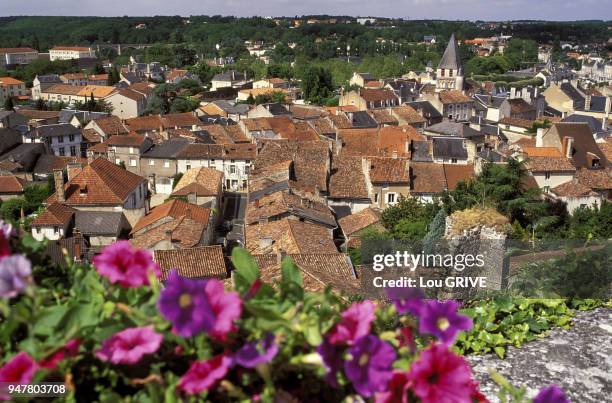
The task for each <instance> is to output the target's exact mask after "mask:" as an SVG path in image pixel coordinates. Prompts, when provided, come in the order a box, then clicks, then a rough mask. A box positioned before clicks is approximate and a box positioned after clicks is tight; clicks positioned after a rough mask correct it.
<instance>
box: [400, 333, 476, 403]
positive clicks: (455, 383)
mask: <svg viewBox="0 0 612 403" xmlns="http://www.w3.org/2000/svg"><path fill="white" fill-rule="evenodd" d="M408 377H409V378H410V381H411V382H412V391H413V392H414V394H415V395H417V396H418V397H419V398H421V401H422V402H423V403H439V402H471V401H472V400H471V397H470V396H472V393H473V386H472V373H471V371H470V367H469V365H468V364H467V362H466V361H465V360H464V359H463V357H461V356H458V355H457V354H455V353H453V352H451V351H449V350H448V348H447V347H446V346H445V345H443V344H432V345H431V346H429V347H428V348H427V349H425V350H423V351H422V352H421V355H420V356H419V358H418V360H416V361H415V362H414V363H412V366H411V367H410V372H409V373H408Z"/></svg>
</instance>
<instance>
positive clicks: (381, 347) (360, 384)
mask: <svg viewBox="0 0 612 403" xmlns="http://www.w3.org/2000/svg"><path fill="white" fill-rule="evenodd" d="M348 352H349V354H350V357H351V359H350V360H348V361H345V363H344V373H345V374H346V377H347V378H348V379H349V380H350V381H351V382H352V383H353V387H354V388H355V390H356V391H357V392H358V393H359V394H361V395H362V396H365V397H370V396H372V395H373V394H374V393H376V392H380V391H383V390H386V389H387V384H388V383H389V381H390V380H391V377H392V376H393V372H392V370H391V365H392V364H393V362H394V361H395V357H396V355H395V350H394V349H393V347H391V345H390V344H389V343H387V342H384V341H382V340H381V339H379V338H378V337H376V336H373V335H368V336H364V337H362V338H360V339H359V340H357V342H356V343H355V345H354V346H353V347H351V348H349V350H348Z"/></svg>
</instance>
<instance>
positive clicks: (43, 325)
mask: <svg viewBox="0 0 612 403" xmlns="http://www.w3.org/2000/svg"><path fill="white" fill-rule="evenodd" d="M67 312H68V307H67V306H66V305H57V306H53V307H49V308H45V309H44V310H42V312H41V314H40V316H39V318H38V320H37V321H36V322H35V324H34V328H33V329H32V332H33V333H34V334H36V335H38V336H50V335H52V334H53V333H55V332H56V330H57V328H58V325H59V324H60V322H61V321H62V320H63V319H64V317H65V316H66V313H67Z"/></svg>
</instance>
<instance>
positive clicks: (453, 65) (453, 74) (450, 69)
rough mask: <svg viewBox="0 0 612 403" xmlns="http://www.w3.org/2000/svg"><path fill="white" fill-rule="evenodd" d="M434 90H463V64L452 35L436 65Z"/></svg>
mask: <svg viewBox="0 0 612 403" xmlns="http://www.w3.org/2000/svg"><path fill="white" fill-rule="evenodd" d="M436 73H437V74H436V75H437V82H436V90H437V91H444V90H459V91H461V90H463V63H462V62H461V56H460V53H459V47H458V46H457V41H456V40H455V34H452V35H451V37H450V40H449V41H448V46H446V50H445V51H444V54H443V55H442V58H441V59H440V63H439V64H438V70H437V72H436Z"/></svg>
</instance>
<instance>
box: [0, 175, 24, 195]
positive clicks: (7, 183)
mask: <svg viewBox="0 0 612 403" xmlns="http://www.w3.org/2000/svg"><path fill="white" fill-rule="evenodd" d="M25 183H26V181H25V180H24V179H21V178H17V177H16V176H12V175H6V176H0V194H7V193H23V188H24V186H25Z"/></svg>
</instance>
